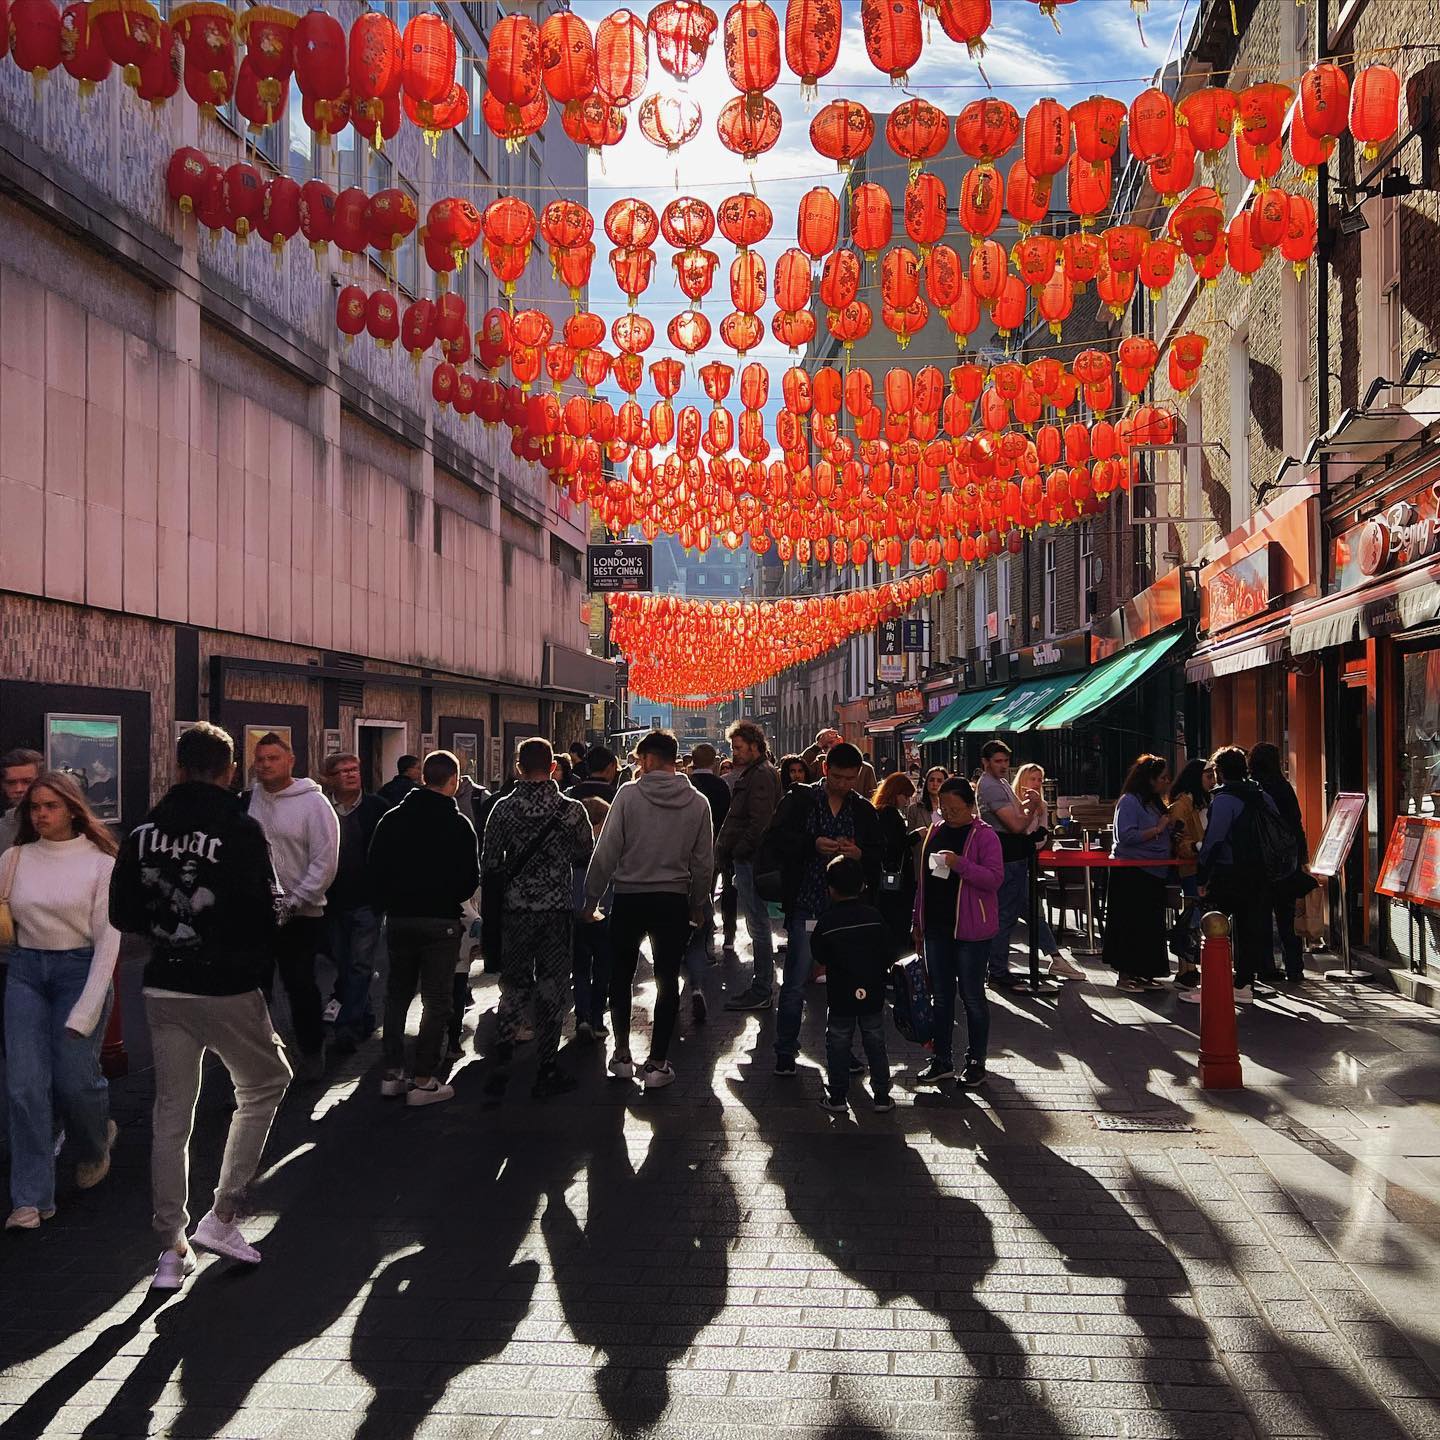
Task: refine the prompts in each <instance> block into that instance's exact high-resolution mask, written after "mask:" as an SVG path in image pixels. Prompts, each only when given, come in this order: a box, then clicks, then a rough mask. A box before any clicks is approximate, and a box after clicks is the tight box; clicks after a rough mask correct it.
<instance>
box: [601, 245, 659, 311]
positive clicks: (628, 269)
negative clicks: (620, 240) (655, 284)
mask: <svg viewBox="0 0 1440 1440" xmlns="http://www.w3.org/2000/svg"><path fill="white" fill-rule="evenodd" d="M654 264H655V252H654V251H653V250H650V249H647V248H645V247H644V246H640V245H621V246H617V247H616V248H615V249H614V250H612V251H611V252H610V268H611V270H612V271H614V273H615V283H616V284H617V285H618V286H619V287H620V290H621V292H622V293H623V294H625V295H627V296H628V297H629V299H630V301H631V303H632V304H633V303H634V302H635V301H636V300H637V299H639V297H640V296H641V295H643V294H644V293H645V291H646V290H647V289H649V287H650V276H651V271H652V269H653V267H654Z"/></svg>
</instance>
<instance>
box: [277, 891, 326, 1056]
mask: <svg viewBox="0 0 1440 1440" xmlns="http://www.w3.org/2000/svg"><path fill="white" fill-rule="evenodd" d="M324 948H325V921H324V920H323V919H322V918H321V917H320V916H318V915H297V916H296V917H295V918H294V919H293V920H291V921H290V923H289V924H288V925H282V926H281V927H280V930H279V932H278V933H277V934H276V937H275V965H276V968H277V969H278V970H279V972H280V983H281V984H282V985H283V986H284V987H285V998H286V999H287V1000H288V1001H289V1002H290V1024H291V1025H292V1026H293V1027H294V1030H295V1044H296V1047H297V1048H298V1049H299V1051H300V1053H301V1054H302V1055H318V1054H319V1053H320V1051H321V1049H322V1047H323V1046H324V1044H325V1021H324V1018H323V1017H324V1010H325V1007H324V1006H323V1004H322V1003H321V1001H320V987H319V986H318V985H317V984H316V983H315V957H316V955H318V954H319V953H320V951H321V950H323V949H324Z"/></svg>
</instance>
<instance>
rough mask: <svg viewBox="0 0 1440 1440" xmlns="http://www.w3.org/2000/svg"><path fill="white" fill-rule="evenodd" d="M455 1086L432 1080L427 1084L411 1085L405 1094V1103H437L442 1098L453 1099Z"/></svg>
mask: <svg viewBox="0 0 1440 1440" xmlns="http://www.w3.org/2000/svg"><path fill="white" fill-rule="evenodd" d="M454 1098H455V1087H454V1086H453V1085H445V1084H442V1083H441V1082H440V1081H439V1080H432V1081H431V1082H430V1083H429V1084H428V1085H412V1086H411V1087H410V1091H409V1093H408V1094H407V1095H406V1096H405V1103H406V1104H407V1105H438V1104H440V1102H441V1101H442V1100H453V1099H454Z"/></svg>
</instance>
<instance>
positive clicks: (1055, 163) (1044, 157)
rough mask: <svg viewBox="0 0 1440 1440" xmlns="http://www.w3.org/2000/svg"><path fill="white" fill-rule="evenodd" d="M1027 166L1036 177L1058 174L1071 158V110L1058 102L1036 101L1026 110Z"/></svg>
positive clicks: (1041, 177)
mask: <svg viewBox="0 0 1440 1440" xmlns="http://www.w3.org/2000/svg"><path fill="white" fill-rule="evenodd" d="M1024 144H1025V148H1024V153H1023V156H1022V158H1023V160H1024V162H1025V169H1026V170H1027V171H1028V172H1029V173H1030V174H1031V175H1032V176H1035V177H1036V178H1037V179H1044V178H1046V177H1047V176H1051V175H1058V174H1059V173H1060V171H1062V170H1063V169H1064V168H1065V162H1066V161H1067V160H1068V159H1069V158H1070V112H1069V111H1068V110H1067V109H1066V108H1065V107H1064V106H1063V105H1062V104H1061V103H1060V102H1059V101H1058V100H1051V99H1049V98H1046V99H1043V100H1037V101H1036V102H1035V103H1034V104H1033V105H1032V106H1031V107H1030V109H1029V110H1028V111H1026V113H1025V142H1024Z"/></svg>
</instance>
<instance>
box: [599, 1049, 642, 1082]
mask: <svg viewBox="0 0 1440 1440" xmlns="http://www.w3.org/2000/svg"><path fill="white" fill-rule="evenodd" d="M605 1068H606V1069H607V1070H608V1071H609V1072H610V1073H611V1075H613V1076H614V1077H615V1079H617V1080H633V1079H634V1078H635V1062H634V1061H633V1060H632V1059H631V1058H630V1057H629V1056H628V1055H616V1056H614V1057H612V1059H611V1061H610V1063H609V1064H608V1065H607V1066H606V1067H605Z"/></svg>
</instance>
